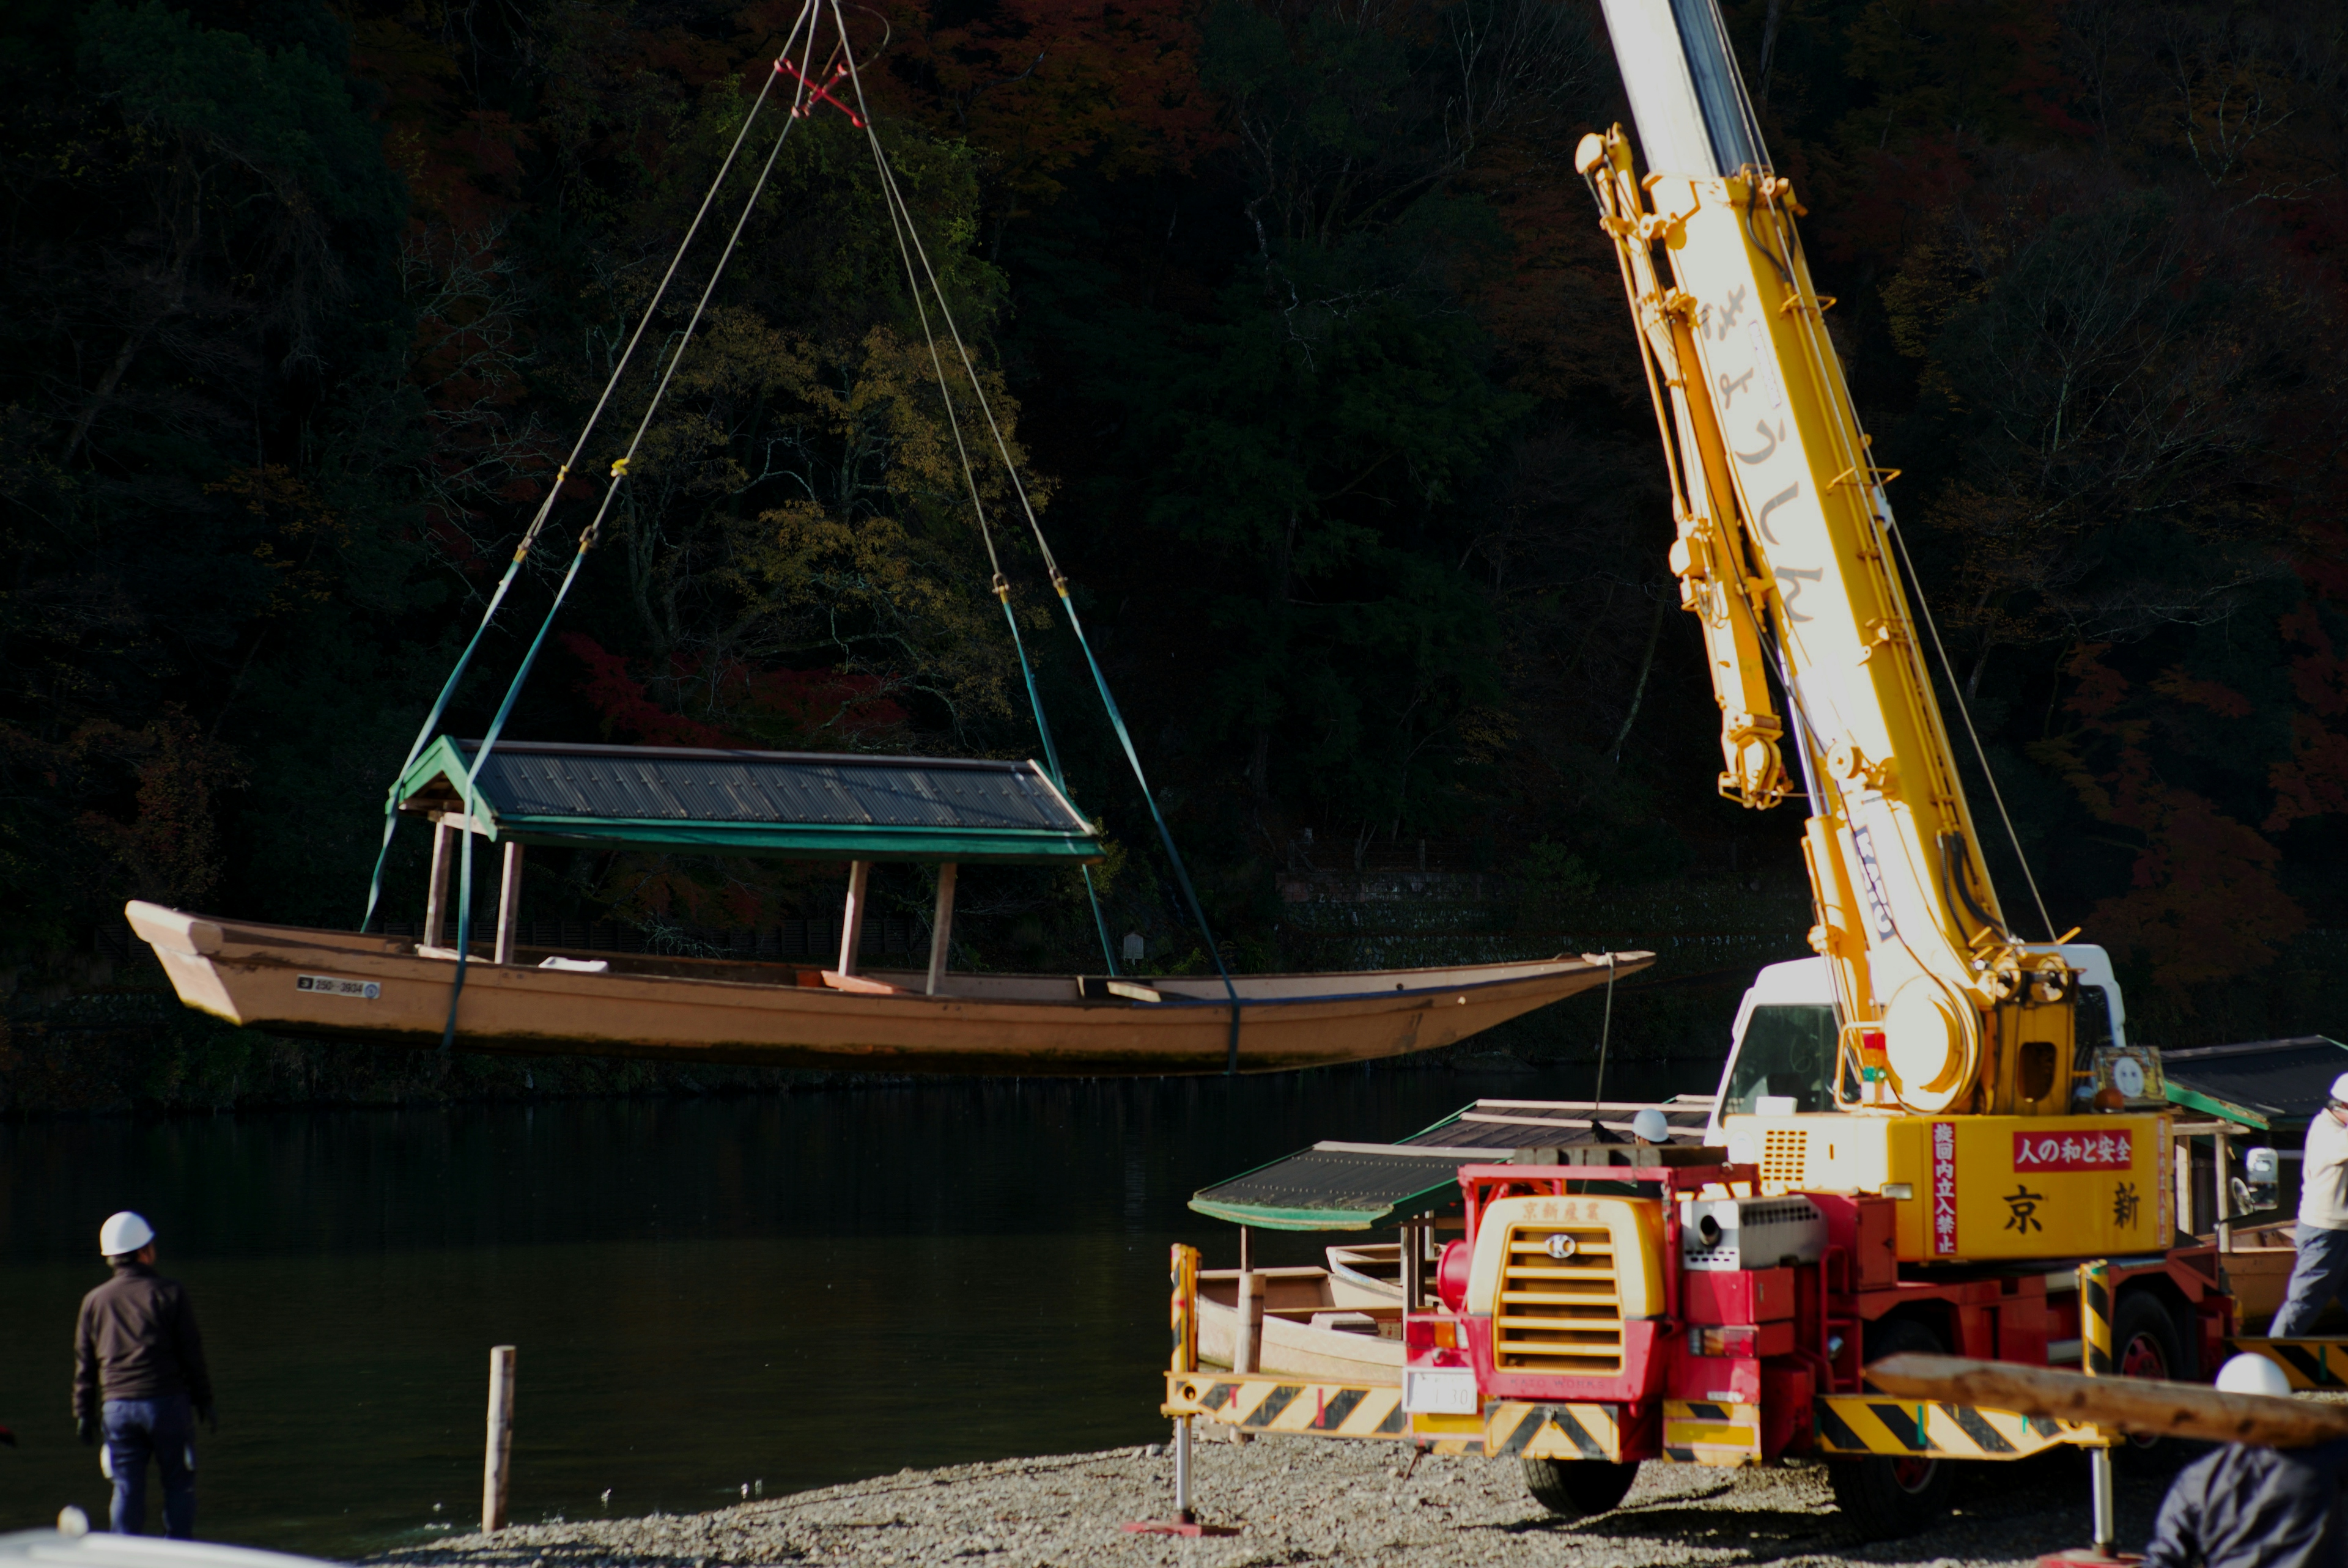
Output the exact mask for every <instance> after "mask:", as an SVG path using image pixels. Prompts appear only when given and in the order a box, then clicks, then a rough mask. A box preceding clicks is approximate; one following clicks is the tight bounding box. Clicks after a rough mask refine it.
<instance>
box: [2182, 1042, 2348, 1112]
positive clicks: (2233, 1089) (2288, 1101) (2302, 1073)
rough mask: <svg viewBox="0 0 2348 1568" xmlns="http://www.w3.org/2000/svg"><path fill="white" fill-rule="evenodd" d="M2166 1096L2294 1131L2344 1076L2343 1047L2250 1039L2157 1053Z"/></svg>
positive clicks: (2346, 1050) (2346, 1058)
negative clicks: (2335, 1082) (2334, 1082)
mask: <svg viewBox="0 0 2348 1568" xmlns="http://www.w3.org/2000/svg"><path fill="white" fill-rule="evenodd" d="M2160 1071H2161V1076H2163V1077H2164V1078H2166V1079H2167V1080H2168V1098H2169V1099H2170V1100H2171V1101H2173V1102H2176V1103H2177V1104H2179V1105H2183V1106H2186V1107H2188V1108H2189V1109H2191V1110H2195V1111H2200V1112H2207V1113H2209V1115H2212V1116H2219V1117H2223V1118H2224V1119H2225V1120H2227V1121H2229V1122H2234V1123H2235V1124H2236V1125H2238V1126H2242V1127H2251V1128H2255V1129H2257V1130H2258V1131H2260V1132H2301V1131H2302V1130H2303V1129H2305V1127H2306V1126H2307V1124H2308V1122H2311V1121H2312V1120H2313V1119H2314V1118H2315V1116H2316V1115H2317V1114H2318V1113H2319V1112H2322V1109H2323V1102H2325V1101H2326V1100H2328V1099H2330V1098H2331V1095H2332V1081H2333V1079H2334V1078H2337V1077H2338V1076H2340V1074H2341V1073H2343V1072H2348V1046H2343V1045H2342V1044H2341V1043H2340V1042H2339V1041H2338V1040H2333V1039H2330V1038H2328V1037H2326V1036H2324V1035H2320V1034H2303V1035H2300V1036H2298V1037H2296V1038H2294V1039H2291V1040H2245V1041H2243V1042H2242V1043H2240V1044H2239V1045H2201V1046H2194V1047H2191V1048H2190V1049H2188V1050H2163V1051H2162V1052H2161V1053H2160Z"/></svg>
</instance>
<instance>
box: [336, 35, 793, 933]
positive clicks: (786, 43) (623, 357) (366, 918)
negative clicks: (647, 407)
mask: <svg viewBox="0 0 2348 1568" xmlns="http://www.w3.org/2000/svg"><path fill="white" fill-rule="evenodd" d="M813 8H814V7H813V5H812V3H810V4H809V5H807V6H804V7H803V8H802V9H801V11H800V13H799V18H798V21H796V22H794V23H792V25H791V30H790V32H789V34H788V36H785V38H784V40H783V47H782V50H781V52H780V53H779V54H778V55H777V56H776V59H775V65H776V69H775V70H772V71H769V72H767V79H766V80H765V81H763V82H761V83H759V84H758V96H757V99H756V100H755V101H753V102H752V103H751V105H750V112H749V113H747V115H745V116H743V117H742V127H741V128H740V129H739V130H736V132H735V133H734V144H733V145H732V146H731V147H729V148H727V149H726V159H725V161H724V162H722V163H720V164H719V165H718V166H717V175H716V178H715V179H712V180H711V181H710V182H709V189H708V190H706V191H705V192H704V193H703V195H702V198H701V206H700V208H699V209H698V210H695V213H694V215H693V221H692V222H691V223H689V224H687V225H686V226H685V238H684V239H682V240H680V241H677V246H676V251H675V254H674V255H672V256H670V257H669V261H668V270H667V271H666V272H663V273H662V274H661V280H660V282H659V284H658V285H657V286H655V287H654V290H653V297H652V298H651V300H650V301H648V302H646V303H645V305H644V315H643V316H642V317H641V318H640V319H639V320H638V321H637V323H636V330H635V331H634V332H633V333H629V334H628V342H627V346H626V347H625V348H623V349H622V350H621V351H620V360H619V363H618V364H615V365H613V367H612V374H611V376H610V377H609V378H608V379H607V380H606V381H605V382H604V383H603V391H602V395H600V396H598V397H597V398H596V399H595V406H594V408H593V409H592V411H591V412H590V413H589V414H588V415H587V423H586V424H584V425H582V426H580V429H579V439H577V440H576V441H574V442H572V444H571V456H568V457H566V458H564V459H563V461H562V464H561V466H559V467H558V468H556V469H555V471H554V482H553V483H552V484H551V485H549V486H548V487H546V498H545V499H544V500H542V501H541V502H540V503H539V506H538V515H537V516H536V517H534V518H531V519H530V527H529V528H525V529H523V530H522V536H521V543H520V544H519V545H517V546H516V547H515V548H514V554H513V559H512V561H511V562H510V563H509V564H508V565H507V567H506V571H505V575H504V576H503V577H501V578H499V579H498V586H497V589H496V590H495V591H494V592H492V593H491V594H490V595H489V606H488V608H486V609H484V610H482V611H481V623H480V624H479V626H477V627H475V628H474V629H473V635H472V638H471V639H470V640H469V641H467V642H466V644H465V648H464V651H463V652H461V653H459V654H458V655H457V663H456V667H455V668H454V669H452V670H450V671H448V680H447V681H446V682H442V684H441V687H440V694H439V695H438V697H436V698H434V699H433V702H432V709H431V711H430V712H427V714H425V716H424V725H423V727H422V728H421V729H419V730H417V732H416V740H415V742H414V743H412V744H411V745H409V746H408V748H407V758H406V759H405V760H404V761H402V762H401V763H400V764H399V769H398V771H397V772H396V773H395V774H393V775H392V780H391V788H390V789H389V790H387V791H386V792H385V798H384V803H383V845H382V847H381V848H379V849H377V850H376V856H375V872H374V875H373V876H370V877H369V878H368V881H367V899H366V914H365V915H363V916H361V917H360V918H359V929H360V931H362V932H364V931H366V928H367V927H368V926H369V925H371V924H373V923H374V920H375V911H376V904H377V903H378V902H380V901H381V899H382V897H383V867H384V862H385V861H386V859H387V858H388V857H389V856H390V854H391V840H392V835H393V834H394V833H395V832H396V831H397V829H398V826H399V785H400V781H401V780H403V779H405V778H406V777H407V770H408V769H409V768H411V767H414V766H415V765H416V759H417V757H419V756H421V755H423V754H424V748H425V747H427V746H428V745H430V744H431V743H432V737H433V736H434V734H436V733H438V729H439V724H440V717H441V715H442V714H443V713H444V712H447V711H448V702H449V700H450V699H451V698H453V697H454V696H455V695H456V694H457V685H458V682H460V681H462V680H463V679H464V678H465V671H466V670H467V669H468V668H469V667H470V666H471V664H472V662H473V655H474V653H475V652H476V651H478V650H479V648H480V646H481V639H482V637H483V636H484V635H486V634H487V633H488V631H489V623H490V622H491V621H493V620H496V619H497V616H498V609H499V606H500V605H502V604H504V603H505V598H506V590H507V589H510V588H511V587H513V583H514V579H515V578H516V577H518V576H520V573H521V568H522V563H523V562H524V561H526V560H528V559H530V550H531V548H533V547H534V546H536V544H537V543H538V536H539V535H540V534H541V532H543V531H544V530H545V528H546V522H547V518H549V517H550V516H551V515H552V513H553V511H554V503H555V501H556V500H557V499H558V498H559V497H561V494H562V487H563V485H564V483H565V482H566V481H568V480H569V479H570V477H571V470H572V466H575V465H576V464H577V463H578V461H579V455H580V454H581V453H582V452H583V451H584V450H586V446H587V442H588V438H589V437H590V436H593V435H594V433H595V425H596V423H597V422H598V421H599V420H601V419H602V417H603V410H604V408H605V407H606V406H608V405H610V403H611V401H612V394H613V390H614V389H616V388H617V387H618V386H619V384H620V378H621V377H622V376H623V375H624V374H627V370H628V364H629V362H630V361H632V360H633V359H634V358H635V354H636V345H637V344H638V343H642V342H643V341H644V330H645V329H646V328H647V327H649V326H651V325H652V323H653V317H654V315H656V314H657V313H659V311H660V306H661V301H662V300H664V298H666V297H667V295H668V286H669V283H670V282H671V281H672V280H673V279H675V276H676V270H677V268H678V267H679V266H680V265H682V264H683V263H684V261H685V251H688V250H690V249H691V248H692V246H693V241H694V236H695V235H696V234H698V233H700V232H701V220H703V219H704V218H706V217H707V216H708V215H709V207H710V204H711V203H712V202H714V201H715V200H717V192H718V190H719V189H720V188H721V187H722V186H724V185H725V183H726V175H727V174H729V173H731V172H732V171H733V169H734V159H735V158H736V155H738V154H739V153H740V152H741V150H742V143H743V142H744V140H745V139H747V138H748V136H749V134H750V127H751V125H752V124H753V123H754V122H755V121H756V120H757V118H758V112H759V111H760V110H761V109H763V108H766V105H767V94H768V93H770V92H772V91H773V90H774V86H775V78H776V77H778V75H780V74H781V67H782V65H783V62H784V60H785V59H786V58H787V57H788V55H789V53H790V47H791V45H792V44H793V43H795V42H796V41H797V40H798V31H799V28H800V26H802V25H806V24H807V23H808V13H809V12H810V11H812V10H813ZM810 36H812V28H810ZM792 112H793V113H794V114H795V115H796V114H797V113H798V108H797V107H796V106H794V108H793V111H792ZM769 161H770V162H771V161H772V160H771V159H770V160H769ZM737 232H738V230H737ZM671 368H672V369H674V368H675V367H674V365H672V366H671Z"/></svg>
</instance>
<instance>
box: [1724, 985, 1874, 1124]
mask: <svg viewBox="0 0 2348 1568" xmlns="http://www.w3.org/2000/svg"><path fill="white" fill-rule="evenodd" d="M1838 1032H1839V1031H1838V1029H1837V1028H1836V1025H1835V1010H1834V1009H1832V1008H1830V1007H1815V1006H1771V1007H1756V1008H1755V1009H1753V1016H1752V1018H1751V1019H1749V1020H1747V1021H1746V1025H1745V1040H1744V1042H1743V1044H1742V1045H1740V1046H1739V1047H1738V1048H1737V1051H1736V1071H1735V1073H1733V1074H1732V1075H1731V1076H1730V1078H1729V1080H1728V1098H1727V1100H1726V1102H1725V1103H1723V1104H1722V1106H1721V1107H1720V1112H1719V1113H1720V1114H1721V1115H1723V1116H1749V1115H1752V1114H1754V1113H1755V1112H1756V1109H1757V1107H1756V1102H1757V1101H1758V1100H1759V1099H1760V1098H1761V1097H1762V1096H1763V1095H1765V1094H1767V1095H1773V1096H1778V1095H1782V1096H1784V1097H1785V1098H1787V1099H1789V1100H1791V1101H1793V1102H1794V1109H1795V1110H1796V1111H1797V1112H1818V1111H1831V1110H1833V1109H1834V1108H1835V1103H1834V1091H1833V1089H1832V1088H1831V1087H1830V1085H1831V1083H1832V1081H1833V1077H1834V1071H1835V1040H1836V1037H1837V1035H1838ZM1858 1093H1859V1088H1858V1085H1857V1084H1855V1083H1852V1084H1845V1085H1844V1096H1845V1098H1847V1099H1857V1098H1858Z"/></svg>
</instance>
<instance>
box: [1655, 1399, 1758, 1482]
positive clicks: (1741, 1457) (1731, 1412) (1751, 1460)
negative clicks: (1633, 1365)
mask: <svg viewBox="0 0 2348 1568" xmlns="http://www.w3.org/2000/svg"><path fill="white" fill-rule="evenodd" d="M1663 1452H1664V1454H1665V1455H1666V1456H1667V1457H1669V1458H1672V1459H1675V1460H1679V1461H1680V1462H1681V1463H1682V1464H1702V1465H1714V1466H1717V1467H1720V1468H1724V1469H1731V1470H1733V1469H1735V1468H1736V1467H1738V1466H1740V1465H1750V1464H1759V1463H1760V1462H1761V1407H1760V1406H1758V1405H1739V1404H1731V1403H1728V1402H1727V1401H1725V1400H1718V1399H1665V1400H1664V1401H1663Z"/></svg>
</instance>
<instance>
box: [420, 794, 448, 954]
mask: <svg viewBox="0 0 2348 1568" xmlns="http://www.w3.org/2000/svg"><path fill="white" fill-rule="evenodd" d="M456 845H457V828H456V825H454V824H452V823H451V822H450V821H449V820H448V818H447V817H445V816H444V817H440V818H438V819H437V820H435V821H434V823H433V824H432V880H431V881H430V882H428V883H427V884H426V885H425V888H424V941H423V944H422V945H423V946H425V947H427V948H438V947H440V946H442V942H441V939H440V938H441V934H442V933H443V931H444V930H445V929H446V928H447V927H448V855H449V852H450V851H451V850H452V849H454V848H455V847H456Z"/></svg>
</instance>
